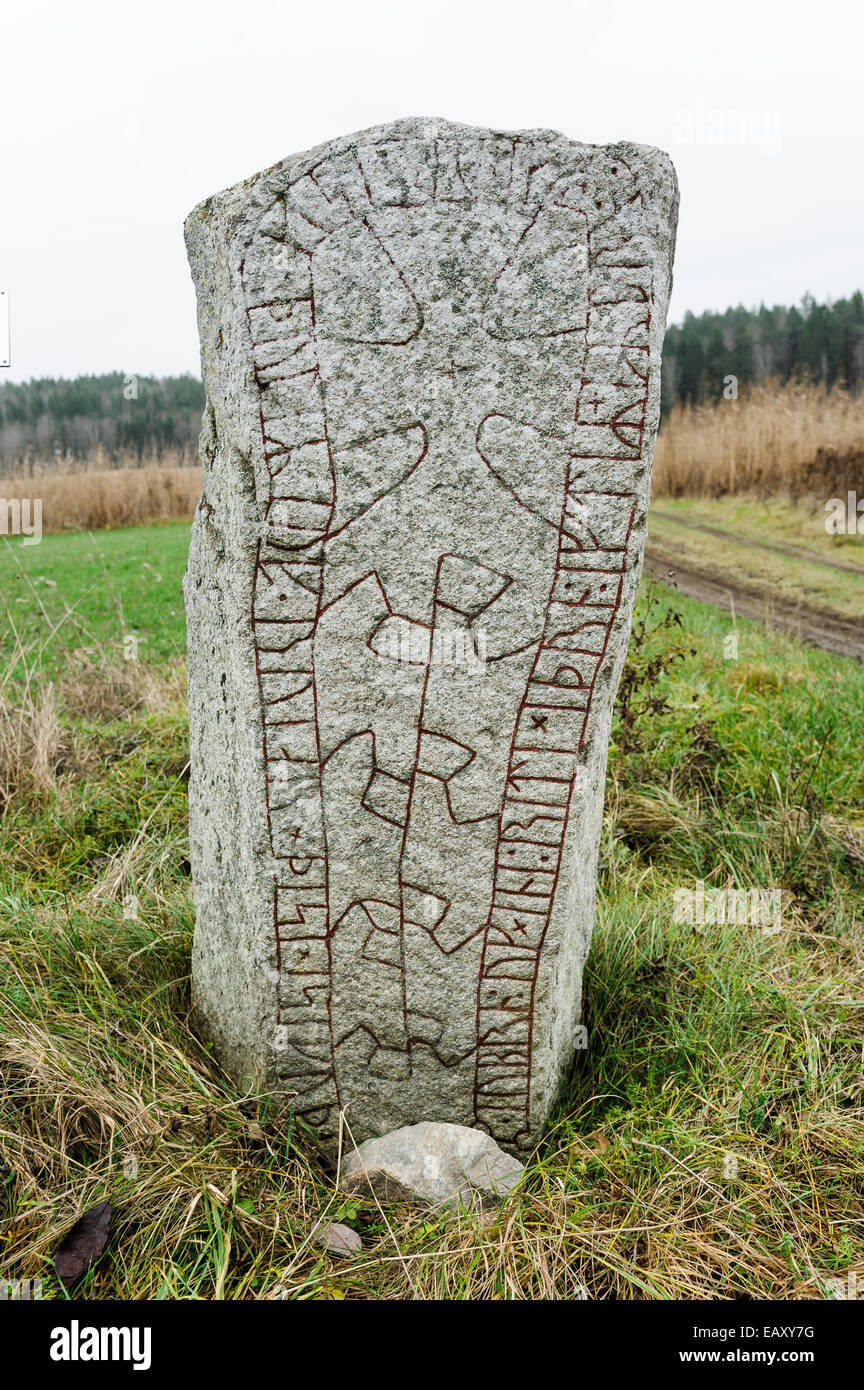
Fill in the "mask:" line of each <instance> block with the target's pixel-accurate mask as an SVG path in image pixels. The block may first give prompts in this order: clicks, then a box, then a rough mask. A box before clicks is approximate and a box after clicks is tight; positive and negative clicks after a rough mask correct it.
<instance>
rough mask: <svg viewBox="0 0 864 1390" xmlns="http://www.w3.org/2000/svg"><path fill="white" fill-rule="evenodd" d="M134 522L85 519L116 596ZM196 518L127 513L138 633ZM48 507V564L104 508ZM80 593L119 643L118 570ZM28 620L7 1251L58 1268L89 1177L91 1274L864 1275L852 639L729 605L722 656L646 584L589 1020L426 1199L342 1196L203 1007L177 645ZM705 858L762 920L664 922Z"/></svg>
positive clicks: (14, 1259)
mask: <svg viewBox="0 0 864 1390" xmlns="http://www.w3.org/2000/svg"><path fill="white" fill-rule="evenodd" d="M125 534H126V538H127V540H128V544H129V546H130V554H131V556H132V557H133V558H131V559H130V557H129V555H127V556H125V557H123V541H122V535H121V536H119V537H118V536H111V537H110V538H108V537H103V536H99V537H97V538H96V545H97V546H98V547H100V548H103V553H105V554H106V556H107V555H109V554H113V555H115V556H116V557H117V565H116V566H113V567H112V568H111V577H112V580H113V582H114V584H115V587H116V584H117V582H118V581H117V575H118V574H119V573H120V572H121V571H122V573H123V574H125V575H126V580H125V581H123V584H122V586H121V587H123V589H124V592H123V594H122V598H123V604H124V608H125V610H126V613H127V616H128V614H129V612H130V602H127V595H126V593H125V587H126V584H127V583H128V579H129V578H131V577H132V576H136V575H138V576H140V568H141V563H142V560H141V556H142V554H143V553H145V552H144V551H142V549H141V546H142V545H143V539H142V538H143V537H144V533H142V532H129V533H125ZM187 534H188V533H187V532H186V531H185V529H184V528H181V527H174V526H171V527H162V528H156V527H154V528H150V529H149V530H148V531H147V533H146V539H147V541H148V548H147V550H146V554H147V555H148V557H149V563H151V564H153V565H154V566H156V568H157V569H158V570H159V571H160V572H162V574H163V580H162V586H164V587H160V586H158V585H156V584H154V585H153V587H152V588H151V589H150V594H151V596H153V595H155V594H156V591H157V588H158V603H159V604H160V605H161V607H160V610H159V611H160V613H161V618H160V619H158V620H156V619H154V618H153V617H152V615H151V616H149V617H148V611H147V609H146V608H144V607H142V608H138V609H136V610H133V612H135V613H137V622H138V623H139V624H140V625H141V628H142V630H146V631H148V632H149V633H152V634H153V635H154V639H155V637H156V635H157V633H158V631H159V630H160V623H162V624H164V621H165V618H166V617H167V615H169V614H170V612H171V610H172V608H175V607H176V608H177V609H178V610H179V607H180V594H179V581H180V576H181V573H182V569H183V563H182V561H183V557H182V553H181V552H182V550H183V546H184V545H185V539H186V535H187ZM56 540H57V544H58V549H57V550H56V551H55V552H54V555H55V559H56V564H57V569H55V571H54V574H55V575H56V576H57V577H58V588H60V587H61V584H60V580H59V576H60V574H61V572H63V566H66V567H68V572H69V574H70V575H71V574H72V573H73V572H75V568H76V563H83V562H82V561H81V555H82V554H84V553H86V548H87V545H92V544H93V542H90V541H89V540H87V538H83V537H58V538H56ZM70 542H78V543H79V544H81V546H82V547H83V549H82V551H80V552H74V551H70V550H66V549H63V548H62V547H65V546H68V545H69V544H70ZM109 543H110V545H111V546H114V547H115V549H114V550H113V551H108V550H104V546H105V545H108V544H109ZM43 544H47V542H46V543H43ZM48 554H49V551H47V550H46V551H45V552H44V556H47V555H48ZM38 556H39V550H38V548H34V549H33V550H32V551H31V552H30V554H29V555H28V556H27V563H28V564H32V563H33V557H36V558H38ZM44 556H43V560H44ZM156 556H158V557H159V559H158V563H157V560H156V559H155V558H154V557H156ZM121 557H123V558H122V562H121ZM169 560H170V563H169ZM172 566H173V567H172ZM37 572H41V573H48V569H47V567H40V568H39V569H38V571H37ZM92 573H93V572H92V571H91V572H90V574H91V578H92ZM31 577H32V575H31ZM65 582H66V581H65V580H63V584H65ZM25 587H26V586H25ZM37 592H38V593H39V595H40V597H41V595H42V590H41V589H37ZM77 592H78V606H77V608H76V613H77V614H78V615H79V616H80V618H81V620H82V621H85V620H86V622H87V625H88V627H89V628H90V629H91V630H92V631H93V632H94V634H95V633H96V632H97V631H98V632H100V633H102V634H103V635H104V634H106V633H107V634H108V635H109V640H110V641H112V642H116V637H114V636H111V635H110V634H111V632H112V628H111V623H112V622H113V620H114V619H113V614H114V613H116V611H117V609H116V607H113V606H112V602H111V601H109V600H108V599H107V598H106V594H107V592H108V590H107V589H104V588H100V587H99V585H98V584H93V583H90V584H84V583H83V581H82V585H81V588H80V589H79V590H78V591H77ZM142 592H143V591H142ZM52 593H53V591H52ZM64 597H65V598H68V599H69V602H70V604H71V601H72V600H71V598H70V596H69V592H68V591H64ZM138 599H139V596H136V602H138ZM140 601H141V603H142V604H143V603H144V597H141V598H140ZM18 607H20V609H21V615H23V614H24V613H25V608H26V605H24V604H21V605H18ZM21 615H19V614H16V617H17V618H19V622H18V627H19V631H20V628H21V626H22V622H21V621H20V618H21ZM27 621H28V622H29V621H33V622H34V624H35V626H34V627H33V628H32V641H33V643H34V644H35V645H34V646H33V648H32V651H31V653H30V655H29V656H27V655H26V654H21V659H22V661H28V660H32V659H33V657H34V656H38V660H39V661H40V663H41V665H42V669H43V671H45V672H50V674H51V679H52V680H53V681H54V682H55V683H56V690H57V696H56V706H52V705H51V704H50V702H47V703H44V702H43V704H41V705H37V707H36V714H35V715H34V722H35V725H36V726H37V729H38V737H35V738H34V747H37V748H38V749H41V753H40V754H39V757H38V758H37V757H27V756H25V757H22V758H21V760H20V762H19V764H18V765H17V775H13V773H14V772H15V769H14V768H13V769H12V772H11V773H10V771H9V768H8V767H7V771H6V774H5V776H6V781H5V783H3V784H2V785H3V786H5V788H6V791H5V797H6V802H5V815H4V816H3V818H2V820H0V864H2V873H0V1018H2V1024H0V1066H2V1069H3V1075H4V1089H3V1092H2V1095H0V1161H2V1171H0V1236H2V1245H0V1250H2V1252H3V1253H2V1255H0V1277H9V1276H10V1275H11V1276H14V1277H42V1279H43V1280H44V1281H45V1294H46V1296H53V1297H62V1290H61V1289H60V1288H59V1287H58V1284H57V1282H56V1281H55V1279H54V1276H53V1273H52V1266H51V1258H50V1256H51V1251H52V1250H53V1249H54V1248H55V1247H56V1244H57V1242H58V1240H59V1238H60V1237H61V1236H62V1234H63V1233H65V1231H66V1230H68V1228H69V1226H70V1225H71V1223H72V1221H73V1220H74V1218H75V1216H76V1215H77V1214H79V1213H80V1211H81V1210H83V1209H84V1208H86V1207H87V1206H88V1205H91V1204H92V1203H94V1202H96V1201H99V1200H103V1199H104V1198H105V1197H106V1196H107V1197H109V1198H110V1199H111V1201H112V1203H113V1205H114V1211H115V1215H114V1223H113V1228H112V1235H111V1238H110V1241H109V1247H108V1251H107V1253H106V1255H105V1258H104V1259H103V1261H102V1262H101V1264H100V1265H99V1267H98V1269H96V1270H94V1271H93V1272H91V1274H90V1275H89V1276H88V1278H87V1282H86V1284H85V1286H84V1289H83V1292H84V1294H85V1295H87V1296H92V1297H98V1298H112V1297H120V1298H143V1297H156V1298H206V1299H212V1298H232V1299H233V1298H276V1297H287V1298H291V1299H307V1298H313V1299H331V1298H333V1299H339V1298H360V1299H381V1298H385V1299H407V1298H422V1299H425V1298H447V1299H471V1298H483V1299H499V1298H501V1299H506V1298H524V1299H540V1298H547V1297H563V1298H567V1297H573V1296H575V1295H577V1294H578V1293H579V1290H580V1288H581V1287H584V1288H585V1289H587V1291H588V1294H589V1296H590V1297H592V1298H624V1299H628V1298H658V1299H666V1298H682V1297H684V1298H698V1299H709V1298H735V1297H750V1298H792V1299H795V1298H813V1297H816V1298H819V1297H824V1296H826V1295H827V1291H828V1289H829V1284H828V1280H830V1279H831V1278H840V1279H845V1276H846V1271H847V1270H849V1269H850V1268H852V1269H857V1270H858V1271H859V1278H860V1277H861V1271H862V1270H864V1129H862V1118H864V1116H862V1097H864V949H862V930H861V929H862V917H864V760H862V758H861V751H860V711H861V708H862V704H864V670H862V668H861V667H859V666H857V665H855V664H854V663H851V662H845V661H843V660H840V659H838V658H836V657H832V656H830V655H828V654H826V653H822V652H819V651H814V650H812V649H809V648H806V647H803V646H801V645H799V644H797V643H796V642H795V641H794V640H793V639H791V638H788V637H785V636H783V635H780V634H768V633H766V632H764V631H763V630H762V629H761V628H759V627H758V626H756V625H753V624H749V623H739V624H738V653H737V659H734V660H733V659H729V657H728V655H727V656H724V641H725V639H726V638H727V637H728V636H729V634H730V632H731V631H732V623H731V619H730V618H729V616H728V615H726V614H723V613H720V612H718V611H716V610H713V609H710V608H707V607H703V606H700V605H698V604H696V603H693V602H689V601H687V600H685V599H683V598H680V597H679V596H678V595H675V594H672V593H671V592H670V591H669V590H665V589H662V588H660V587H657V588H653V587H648V588H643V591H642V593H641V595H640V601H639V610H638V614H637V621H636V625H635V628H634V637H633V640H632V641H631V648H630V655H629V659H628V667H627V671H626V674H625V679H624V682H623V684H622V690H621V694H620V697H619V702H618V710H617V717H616V723H615V731H614V737H613V744H612V748H611V752H610V767H609V776H608V782H607V806H606V816H605V821H604V830H603V840H602V849H601V877H600V889H599V895H598V910H597V927H596V931H595V936H594V943H593V946H592V951H591V955H590V958H589V961H588V965H587V969H586V974H585V1021H586V1024H587V1027H588V1032H589V1045H588V1048H587V1050H585V1051H584V1052H580V1053H578V1054H577V1056H576V1059H575V1062H574V1066H573V1069H572V1073H571V1075H570V1077H569V1078H568V1081H567V1084H566V1086H565V1088H564V1090H563V1092H562V1095H561V1097H560V1100H559V1104H558V1106H557V1108H556V1111H555V1113H554V1115H553V1118H552V1121H551V1123H550V1126H549V1132H548V1135H547V1138H546V1139H545V1141H544V1143H543V1144H542V1145H541V1147H540V1149H539V1150H538V1152H537V1154H536V1155H535V1158H534V1160H533V1161H532V1163H531V1165H530V1166H529V1171H528V1172H527V1174H526V1178H525V1181H524V1183H523V1184H522V1186H521V1188H520V1189H519V1190H518V1191H517V1192H516V1193H514V1194H513V1195H512V1196H511V1197H510V1198H509V1199H508V1201H507V1202H506V1203H505V1205H504V1206H503V1207H502V1208H501V1210H500V1211H499V1212H497V1213H496V1214H494V1215H493V1216H491V1217H489V1216H487V1217H483V1218H477V1217H473V1216H469V1215H460V1216H458V1217H454V1216H450V1217H442V1216H430V1215H429V1214H428V1213H424V1212H422V1211H420V1212H418V1211H415V1210H410V1209H408V1208H404V1207H400V1206H398V1205H394V1206H391V1207H387V1208H384V1209H381V1208H378V1207H376V1206H374V1205H371V1206H370V1205H367V1204H364V1203H362V1202H359V1201H346V1199H345V1198H344V1197H342V1196H340V1195H339V1193H338V1191H337V1189H336V1187H335V1184H334V1180H333V1175H332V1173H330V1172H329V1170H328V1169H327V1167H326V1166H325V1164H324V1163H323V1162H322V1161H321V1160H320V1158H319V1156H318V1153H317V1149H316V1146H315V1144H314V1139H313V1136H312V1135H310V1134H309V1133H308V1132H307V1131H306V1130H305V1129H304V1128H303V1127H302V1125H300V1124H299V1123H297V1122H295V1121H292V1118H291V1116H290V1114H286V1113H285V1112H284V1111H283V1112H279V1111H277V1110H276V1108H275V1107H274V1105H273V1104H272V1101H271V1099H270V1098H268V1097H267V1096H262V1095H257V1094H249V1093H244V1092H241V1091H240V1090H238V1089H237V1088H236V1086H234V1084H233V1083H232V1082H231V1081H230V1080H229V1079H228V1078H227V1077H225V1076H224V1075H223V1074H222V1073H221V1071H220V1070H219V1068H218V1066H217V1064H216V1062H215V1060H214V1058H213V1056H212V1055H211V1053H210V1051H209V1049H208V1048H207V1047H206V1046H204V1045H203V1044H202V1043H201V1041H200V1040H199V1039H198V1037H197V1036H196V1034H195V1031H194V1028H193V1026H192V1024H191V1022H190V1016H189V981H188V972H189V953H190V948H191V938H192V929H193V913H192V906H191V896H190V890H189V876H188V874H189V865H188V860H187V845H186V806H185V771H184V769H185V763H186V755H187V748H186V726H185V712H184V706H183V684H182V679H183V669H182V661H179V660H177V659H176V658H172V659H170V660H169V659H167V658H166V659H163V660H161V661H154V660H151V661H150V663H149V664H148V663H125V664H123V663H121V664H120V667H119V668H118V669H115V668H114V667H112V666H111V665H110V664H105V663H103V664H102V665H100V666H97V667H96V668H95V669H94V671H92V672H91V673H90V677H89V678H88V681H85V682H84V684H83V685H82V682H81V674H80V665H79V664H78V663H76V661H75V660H71V659H69V658H67V657H66V656H64V653H63V649H62V642H63V641H64V640H65V638H64V636H63V630H62V629H61V632H60V633H58V635H57V637H56V638H55V639H54V641H53V644H52V645H51V648H50V649H49V648H47V647H44V643H43V634H42V632H41V629H40V627H39V624H38V622H36V620H35V618H34V615H33V614H28V615H27ZM148 624H149V625H148ZM27 630H28V631H31V629H30V628H28V629H27ZM66 631H70V632H71V631H72V629H71V626H70V627H69V628H67V629H66ZM176 637H177V633H176V631H175V638H176ZM7 638H8V640H9V644H10V649H11V650H13V651H15V650H18V648H16V647H15V646H14V642H13V640H12V635H11V633H9V634H7ZM77 641H78V638H77V636H76V638H75V642H76V643H77ZM178 645H179V647H182V627H181V628H180V630H179V643H177V644H175V645H173V646H168V647H166V649H165V650H166V651H167V652H173V651H176V650H177V649H178ZM112 650H115V648H112ZM726 650H727V653H728V648H727V649H726ZM151 652H152V649H151ZM43 685H44V682H43ZM40 688H41V687H40ZM10 698H11V697H10ZM22 698H23V697H22ZM40 721H41V722H40ZM22 727H23V726H22ZM27 728H28V729H29V724H28V726H27ZM25 734H26V736H27V737H29V734H27V731H26V730H25V733H24V734H22V738H24V737H25ZM29 746H30V745H29V744H27V743H26V738H25V747H24V752H25V754H26V753H27V750H28V748H29ZM0 804H2V803H0ZM697 880H703V881H704V882H705V884H706V885H707V886H708V887H726V886H739V887H744V886H761V887H763V888H771V887H778V888H781V889H782V890H783V892H784V908H783V926H782V930H781V931H780V932H778V933H777V934H776V935H766V934H763V932H762V931H761V930H760V928H759V927H758V926H755V927H753V926H749V925H746V926H745V925H741V926H730V925H713V926H712V925H704V926H698V927H694V926H689V925H687V924H685V923H680V922H676V921H675V920H674V917H673V910H672V895H673V893H674V892H675V890H676V889H677V888H679V887H682V886H685V887H686V886H692V885H693V884H695V882H696V881H697ZM736 1165H737V1168H736ZM733 1172H735V1173H737V1176H734V1177H733V1176H730V1174H731V1173H733ZM325 1219H326V1220H333V1219H341V1220H344V1221H347V1222H348V1223H349V1224H351V1225H353V1226H354V1227H355V1228H356V1229H357V1230H358V1231H359V1232H360V1234H361V1235H362V1238H363V1241H364V1246H365V1249H364V1252H363V1254H362V1255H361V1257H360V1258H359V1259H357V1260H355V1261H353V1262H345V1261H339V1260H338V1259H336V1258H335V1257H331V1256H329V1255H326V1254H324V1253H323V1252H322V1251H321V1250H320V1249H319V1248H318V1247H317V1246H316V1244H315V1243H314V1239H313V1232H314V1229H315V1226H316V1224H317V1223H319V1222H320V1221H322V1220H325Z"/></svg>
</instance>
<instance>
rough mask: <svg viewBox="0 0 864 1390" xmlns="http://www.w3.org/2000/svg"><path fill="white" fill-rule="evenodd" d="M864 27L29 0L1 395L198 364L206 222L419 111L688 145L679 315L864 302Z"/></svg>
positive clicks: (752, 9)
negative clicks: (53, 379) (282, 166)
mask: <svg viewBox="0 0 864 1390" xmlns="http://www.w3.org/2000/svg"><path fill="white" fill-rule="evenodd" d="M861 15H862V11H861V9H860V7H859V6H858V5H857V3H855V2H854V0H820V3H818V4H813V3H806V4H805V3H803V0H785V3H780V0H777V3H770V0H723V3H716V4H710V5H709V4H705V3H704V0H702V2H701V3H700V0H597V3H595V0H557V3H556V0H519V3H518V4H513V3H511V2H510V0H439V3H435V0H401V3H396V2H395V0H319V3H317V4H316V3H314V0H306V2H305V3H303V4H292V3H281V4H280V3H275V0H233V2H231V3H229V0H170V3H169V0H145V3H143V4H141V5H129V4H127V5H121V4H117V3H116V0H112V3H108V2H107V0H89V2H88V0H72V2H71V3H65V4H64V3H59V0H54V2H53V3H52V2H51V0H35V3H34V0H17V4H16V7H15V10H14V11H13V10H12V8H11V2H10V0H7V4H6V6H5V7H4V11H3V18H2V26H0V44H2V48H0V103H2V119H0V151H2V154H0V168H2V183H0V200H2V201H0V287H5V288H8V289H9V291H10V298H11V303H12V320H13V327H12V332H13V337H12V367H11V369H10V370H9V371H0V380H10V379H11V380H15V381H19V380H26V379H27V378H29V377H31V376H59V375H63V376H75V375H78V374H79V373H83V372H101V371H113V370H122V371H127V372H138V373H142V374H156V375H162V374H165V373H173V372H182V371H193V372H196V373H197V371H198V342H197V332H196V325H195V306H194V295H193V291H192V286H191V282H190V279H189V274H188V270H187V266H186V259H185V250H184V247H183V240H182V223H183V219H184V217H185V216H186V214H187V213H188V212H189V211H190V209H191V208H192V207H193V205H194V204H195V203H197V202H199V201H200V200H201V199H202V198H204V197H206V196H207V195H208V194H210V193H215V192H217V191H218V190H219V189H221V188H225V187H227V186H229V185H230V184H233V183H236V182H238V181H239V180H240V179H242V178H245V177H248V176H249V175H250V174H253V173H255V172H256V171H257V170H259V169H262V168H265V167H266V166H267V165H269V164H273V163H275V162H276V161H277V160H278V159H280V158H282V157H284V156H285V155H288V154H293V153H295V152H296V151H299V150H304V149H308V148H309V147H310V146H312V145H316V144H319V143H320V142H321V141H323V140H327V139H329V138H331V137H333V136H337V135H343V134H347V133H348V132H351V131H355V130H360V129H363V128H364V127H366V126H370V125H375V124H378V123H379V122H383V121H388V120H392V119H394V118H396V117H399V116H443V117H446V118H448V119H450V120H458V121H464V122H467V123H469V124H475V125H486V126H496V127H498V128H502V129H519V128H527V127H531V126H544V127H549V128H552V129H556V130H561V131H563V132H564V133H565V134H566V135H568V136H570V137H571V138H573V139H577V140H584V141H590V142H593V143H605V142H607V141H610V140H616V139H631V140H636V141H639V142H640V143H643V144H652V145H659V146H661V147H662V148H663V149H666V150H668V151H669V152H670V154H671V155H672V158H673V160H674V162H675V165H676V167H677V170H678V177H679V181H680V184H681V217H680V222H679V230H678V255H677V261H676V269H675V292H674V297H673V301H672V309H671V314H670V317H671V319H672V320H675V321H677V320H679V319H680V318H681V316H682V315H683V313H684V311H685V310H686V309H692V310H693V311H694V312H699V311H700V310H702V309H706V308H715V309H725V308H726V307H727V306H728V305H729V304H734V303H738V302H743V303H744V304H746V305H754V304H758V303H759V302H760V301H761V300H765V301H766V302H767V303H769V304H770V303H778V302H779V303H787V302H790V301H791V302H795V301H798V300H799V299H800V297H801V295H802V294H803V293H804V292H805V291H806V290H810V291H811V292H812V293H813V294H814V295H815V296H816V297H817V299H824V298H826V297H829V296H830V297H833V298H839V297H840V296H842V295H848V294H850V293H852V292H853V291H854V290H855V289H858V288H859V287H861V288H864V268H862V258H861V244H862V235H861V233H862V223H864V218H862V211H864V178H862V172H864V171H862V157H861V138H862V106H864V100H862V92H864V84H862V77H861V54H862V42H861V40H862V31H864V21H862V17H861ZM743 111H748V112H751V113H756V118H757V124H756V127H755V134H756V139H755V140H750V141H748V142H745V143H741V140H740V136H739V134H738V131H737V128H736V127H735V126H734V123H733V122H734V113H736V112H743ZM718 113H720V114H719V115H718ZM730 125H732V129H731V136H732V137H733V138H732V139H731V140H730V138H729V136H730V129H729V126H730ZM724 134H725V136H726V139H725V141H723V139H722V137H723V136H724Z"/></svg>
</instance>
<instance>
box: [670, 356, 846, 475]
mask: <svg viewBox="0 0 864 1390" xmlns="http://www.w3.org/2000/svg"><path fill="white" fill-rule="evenodd" d="M862 485H864V397H862V396H861V395H853V394H850V393H849V392H847V391H843V390H838V389H835V390H833V391H828V390H826V388H825V387H824V385H812V384H806V383H802V382H789V383H787V384H786V385H785V386H781V385H779V383H777V382H774V381H768V382H763V383H760V384H759V385H756V386H753V387H750V388H747V389H746V390H744V391H742V393H741V395H740V397H739V399H738V400H736V401H726V400H724V401H718V402H716V403H714V404H712V405H696V406H690V405H680V404H676V405H675V406H673V408H672V410H671V411H670V412H669V414H668V416H667V417H666V419H665V420H664V422H663V425H662V428H661V430H660V436H659V438H658V440H657V451H656V455H655V461H654V493H655V495H657V496H667V497H685V496H686V497H720V496H722V495H723V494H726V493H733V494H735V493H755V494H756V495H758V496H765V495H766V494H768V493H774V494H776V493H783V494H786V495H788V496H790V497H792V498H796V497H801V496H804V495H807V494H818V495H820V496H822V495H824V496H826V497H827V496H843V495H844V494H845V492H846V489H847V488H857V489H858V490H859V491H860V490H861V489H862Z"/></svg>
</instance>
